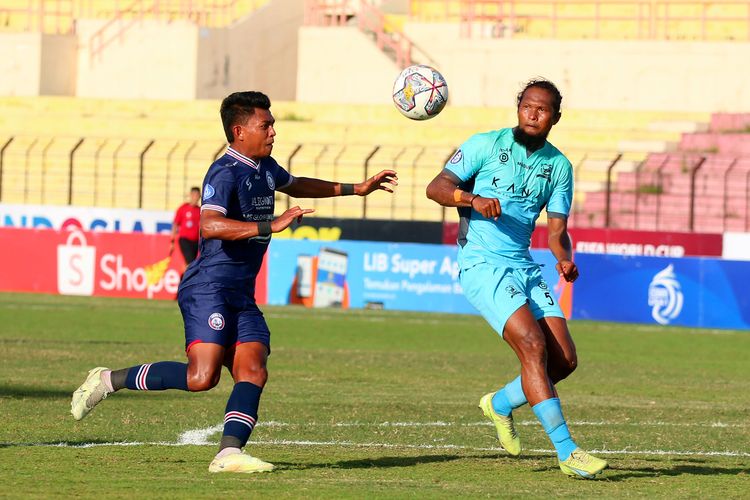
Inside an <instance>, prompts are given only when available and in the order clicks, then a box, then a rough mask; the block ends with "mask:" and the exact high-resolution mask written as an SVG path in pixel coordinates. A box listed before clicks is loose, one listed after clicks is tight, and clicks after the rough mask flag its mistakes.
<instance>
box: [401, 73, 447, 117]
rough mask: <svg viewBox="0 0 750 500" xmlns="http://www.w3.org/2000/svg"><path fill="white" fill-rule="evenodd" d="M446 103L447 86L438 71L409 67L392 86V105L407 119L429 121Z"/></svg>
mask: <svg viewBox="0 0 750 500" xmlns="http://www.w3.org/2000/svg"><path fill="white" fill-rule="evenodd" d="M447 102H448V84H447V83H445V78H443V75H441V74H440V72H439V71H438V70H436V69H435V68H432V67H430V66H425V65H423V64H417V65H414V66H409V67H408V68H406V69H405V70H403V71H402V72H401V74H399V75H398V78H396V81H395V82H394V84H393V104H395V105H396V108H397V109H398V110H399V111H400V112H401V114H402V115H404V116H405V117H407V118H411V119H412V120H429V119H430V118H432V117H433V116H437V114H438V113H440V112H441V111H442V110H443V108H444V107H445V103H447Z"/></svg>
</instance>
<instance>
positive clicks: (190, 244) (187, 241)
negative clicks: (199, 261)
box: [169, 187, 201, 265]
mask: <svg viewBox="0 0 750 500" xmlns="http://www.w3.org/2000/svg"><path fill="white" fill-rule="evenodd" d="M189 196H190V198H189V201H188V202H187V203H183V204H182V205H181V206H180V208H178V209H177V212H176V213H175V216H174V222H173V223H172V244H171V246H170V248H169V253H170V255H171V254H172V251H174V240H175V238H178V243H179V245H180V251H181V252H182V256H183V257H184V258H185V264H186V265H190V263H191V262H193V261H194V260H195V258H196V257H197V256H198V239H199V229H200V219H201V207H200V206H199V205H198V202H199V201H200V199H201V189H200V188H199V187H192V188H190V195H189Z"/></svg>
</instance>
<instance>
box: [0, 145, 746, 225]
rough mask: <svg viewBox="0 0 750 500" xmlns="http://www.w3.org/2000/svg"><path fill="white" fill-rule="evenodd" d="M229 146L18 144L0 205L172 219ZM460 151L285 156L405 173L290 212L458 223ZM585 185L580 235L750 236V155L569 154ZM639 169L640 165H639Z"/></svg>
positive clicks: (321, 169) (316, 148) (393, 148)
mask: <svg viewBox="0 0 750 500" xmlns="http://www.w3.org/2000/svg"><path fill="white" fill-rule="evenodd" d="M224 148H225V144H223V143H221V142H214V141H196V140H178V139H164V138H159V139H143V140H138V141H136V140H128V139H118V138H107V139H103V138H95V137H83V138H81V137H33V136H13V137H9V138H7V139H5V140H4V142H3V143H2V144H0V202H2V203H18V204H46V205H79V206H103V207H116V208H144V209H154V210H171V209H173V208H174V206H176V205H177V204H179V203H180V202H181V201H182V199H183V196H184V194H185V192H187V190H188V189H189V187H190V186H193V185H200V183H201V182H202V179H203V176H204V175H205V172H206V170H207V168H208V166H209V165H210V163H211V162H212V161H213V160H214V159H215V158H217V157H218V156H219V155H221V154H222V153H223V151H224ZM452 153H453V148H451V147H437V146H420V145H417V146H397V145H393V144H369V145H365V144H349V143H291V144H279V146H278V147H277V149H276V150H275V151H274V157H275V158H276V159H277V160H278V161H279V163H280V164H282V165H283V166H285V167H286V168H287V170H289V172H290V173H292V175H296V176H305V177H318V178H323V179H329V180H337V181H343V182H357V181H359V180H362V179H364V178H367V177H369V176H371V175H373V174H374V173H376V172H378V171H380V170H382V169H385V168H389V169H394V170H396V171H398V173H399V187H398V188H397V191H396V194H395V195H394V196H386V195H382V196H379V195H374V196H371V197H363V198H360V197H347V198H333V199H315V200H302V201H296V200H290V199H289V198H288V197H287V196H285V195H279V196H278V200H277V204H278V207H279V208H280V209H283V208H288V207H289V206H291V204H296V203H304V205H305V206H307V207H309V208H314V209H315V210H316V215H318V216H323V217H338V218H372V219H395V220H425V221H428V220H429V221H444V220H446V219H447V220H452V218H453V216H454V212H453V210H447V211H446V210H441V209H440V208H438V207H437V206H435V205H434V203H432V202H431V201H429V200H428V199H427V198H426V196H425V193H424V190H425V187H426V186H427V184H428V183H429V182H430V181H431V180H432V178H433V177H434V176H435V174H436V172H439V171H440V169H441V168H442V166H443V165H445V163H446V161H448V159H449V158H450V157H451V155H452ZM567 153H568V156H569V157H570V158H571V160H572V161H573V165H574V172H573V173H574V181H575V185H576V191H575V199H574V206H573V210H572V215H571V220H570V225H571V227H609V228H620V229H638V230H655V231H661V230H664V231H695V232H723V231H728V230H732V231H750V155H748V156H742V155H727V154H718V153H705V152H703V153H701V152H698V153H691V152H673V153H654V154H648V155H647V154H645V153H637V154H634V153H621V152H616V151H609V152H608V151H592V150H587V151H575V150H574V151H567ZM636 158H638V159H636Z"/></svg>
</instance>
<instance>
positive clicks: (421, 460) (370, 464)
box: [274, 455, 537, 470]
mask: <svg viewBox="0 0 750 500" xmlns="http://www.w3.org/2000/svg"><path fill="white" fill-rule="evenodd" d="M504 459H505V460H512V461H513V462H518V461H524V460H529V461H535V460H537V459H536V458H534V457H516V458H507V457H498V456H497V455H421V456H416V457H414V456H412V457H377V458H362V459H359V460H342V461H340V462H330V463H291V462H274V465H277V466H279V467H283V468H284V469H289V470H305V469H316V468H320V469H371V468H391V467H414V466H416V465H423V464H434V463H445V462H452V461H455V460H504Z"/></svg>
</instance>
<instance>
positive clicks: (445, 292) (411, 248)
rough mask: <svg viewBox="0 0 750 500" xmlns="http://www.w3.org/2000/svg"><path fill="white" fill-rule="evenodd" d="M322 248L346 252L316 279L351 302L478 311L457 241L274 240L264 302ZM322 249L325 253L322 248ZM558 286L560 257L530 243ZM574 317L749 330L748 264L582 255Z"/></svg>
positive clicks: (289, 284) (283, 299)
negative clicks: (467, 289)
mask: <svg viewBox="0 0 750 500" xmlns="http://www.w3.org/2000/svg"><path fill="white" fill-rule="evenodd" d="M321 249H325V250H328V251H333V252H335V253H336V255H345V257H346V267H345V270H344V271H342V272H340V273H339V274H340V275H339V274H337V272H331V271H324V270H318V272H317V277H316V278H317V280H321V281H326V280H327V281H329V282H330V284H331V286H338V285H340V286H342V287H345V288H346V294H347V303H348V306H349V307H352V308H362V307H368V306H375V307H382V308H384V309H390V310H402V311H425V312H443V313H446V312H447V313H468V314H476V311H475V310H474V308H473V307H472V306H471V305H470V304H469V303H468V302H467V301H466V299H465V298H464V297H463V295H462V293H461V287H460V285H459V284H458V279H457V272H458V267H457V264H456V247H455V246H450V245H429V244H411V243H382V242H369V241H364V242H363V241H342V240H339V241H335V242H320V241H312V240H274V241H273V242H272V243H271V247H270V250H269V256H268V257H269V258H268V260H267V263H268V303H269V304H279V305H280V304H289V303H290V302H292V301H293V295H294V292H295V287H296V283H297V282H296V281H295V279H296V278H298V272H297V271H298V261H299V257H300V256H308V257H316V256H318V255H321ZM325 250H324V253H325ZM532 256H533V257H534V259H535V260H536V261H537V262H539V263H540V264H542V265H543V268H542V270H543V274H544V276H545V279H546V280H547V282H548V283H549V284H550V288H551V289H552V290H554V291H556V292H558V293H559V289H558V287H557V286H556V285H557V284H558V276H557V273H556V271H555V267H554V264H555V261H554V258H553V257H552V255H551V254H550V252H548V251H546V250H532ZM576 262H577V263H578V265H579V267H580V269H581V278H580V279H579V280H578V281H577V282H576V284H575V286H574V287H573V294H572V315H571V316H572V319H590V320H598V321H618V322H629V323H645V324H662V325H679V326H688V327H710V328H735V329H750V295H749V294H747V293H744V292H743V290H746V286H747V283H748V281H750V262H739V261H726V260H721V259H715V258H686V257H683V258H666V257H627V256H619V255H604V254H583V253H579V254H578V255H577V256H576Z"/></svg>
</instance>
